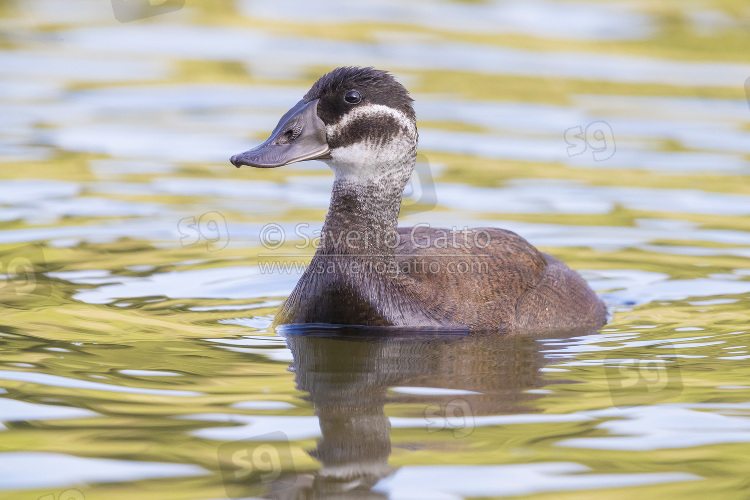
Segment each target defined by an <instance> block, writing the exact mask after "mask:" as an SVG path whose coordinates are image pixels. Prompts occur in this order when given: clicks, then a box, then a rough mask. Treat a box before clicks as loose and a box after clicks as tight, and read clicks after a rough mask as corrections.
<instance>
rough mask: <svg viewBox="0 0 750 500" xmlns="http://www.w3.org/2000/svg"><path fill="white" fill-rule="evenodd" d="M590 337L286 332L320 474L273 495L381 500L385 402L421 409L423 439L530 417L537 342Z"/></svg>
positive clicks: (386, 470)
mask: <svg viewBox="0 0 750 500" xmlns="http://www.w3.org/2000/svg"><path fill="white" fill-rule="evenodd" d="M590 333H593V332H592V331H585V332H581V331H578V332H570V331H566V332H556V333H552V334H550V333H546V334H544V335H536V336H530V335H498V334H493V335H480V334H466V333H462V334H459V333H455V334H450V333H448V334H438V335H436V334H434V333H431V334H424V333H415V332H407V331H404V330H400V331H396V332H393V331H390V332H388V333H385V331H384V330H383V329H364V328H335V329H334V328H332V327H321V326H311V325H308V326H305V327H304V328H303V327H287V328H286V329H285V331H284V335H285V336H286V340H287V344H288V346H289V348H290V349H291V351H292V354H293V356H294V361H293V364H292V366H291V367H290V370H292V371H294V373H295V374H296V384H297V387H298V388H299V389H300V390H302V391H305V392H307V393H308V394H309V395H308V396H307V399H308V400H309V401H310V402H311V403H312V404H313V407H314V408H315V414H316V415H317V416H318V418H319V420H320V429H321V431H322V437H321V439H320V440H319V441H318V445H317V447H316V448H315V449H314V450H311V451H310V452H309V453H310V455H311V456H313V457H314V458H316V459H317V460H318V461H320V462H321V465H322V467H321V469H320V470H319V471H317V473H316V474H315V475H314V477H313V476H309V475H308V476H306V477H303V476H299V477H297V478H296V480H294V481H290V479H291V478H290V477H288V476H287V477H286V478H285V479H284V480H283V481H278V482H277V483H274V484H272V485H271V488H270V492H269V495H270V498H275V499H292V498H294V499H298V498H336V499H345V498H386V497H385V496H383V495H382V494H380V493H377V492H374V491H371V488H372V486H373V485H375V483H377V482H378V481H379V480H380V479H382V478H384V477H386V476H388V475H390V474H392V473H393V472H394V471H395V468H393V467H390V466H389V465H388V456H389V455H390V453H391V440H390V430H391V425H390V422H389V420H388V417H387V416H386V414H385V405H386V403H388V404H389V405H399V404H403V405H410V406H408V407H404V408H405V409H412V408H418V410H416V411H415V412H414V414H413V415H411V414H408V415H406V416H408V417H411V418H412V419H413V420H414V421H417V422H420V426H423V428H424V432H425V435H427V434H428V433H429V432H435V431H441V432H446V434H445V435H446V438H450V439H451V440H452V439H453V438H454V437H455V438H461V437H466V436H468V435H469V434H471V433H472V432H473V431H474V418H475V417H480V416H486V415H502V414H509V413H533V412H534V409H533V407H531V406H530V405H528V404H525V403H528V402H530V401H532V400H534V399H536V398H538V397H540V394H538V393H533V392H532V393H529V392H528V391H529V390H530V389H535V388H539V387H542V386H544V385H547V384H549V381H548V380H543V379H542V376H541V373H540V368H542V367H543V366H544V365H545V364H546V363H549V362H550V361H553V360H550V359H546V358H545V356H544V355H543V354H542V353H541V352H540V350H541V348H542V347H543V345H544V342H543V340H544V339H559V338H568V337H570V336H575V335H582V334H590ZM559 360H560V358H555V359H554V361H559ZM391 388H396V389H395V390H391V391H390V392H389V389H391ZM420 388H421V389H420ZM431 389H432V390H431ZM436 389H443V390H436ZM402 413H403V412H402ZM412 427H413V425H412ZM448 433H450V434H448ZM425 437H426V436H425ZM425 441H430V440H428V439H426V440H425ZM431 441H432V442H434V439H432V440H431Z"/></svg>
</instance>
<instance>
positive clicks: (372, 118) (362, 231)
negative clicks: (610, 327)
mask: <svg viewBox="0 0 750 500" xmlns="http://www.w3.org/2000/svg"><path fill="white" fill-rule="evenodd" d="M416 151H417V130H416V120H415V115H414V111H413V109H412V107H411V98H410V97H409V94H408V92H407V91H406V89H404V87H403V86H401V85H400V84H399V83H398V82H396V81H395V79H393V77H392V76H391V75H389V74H388V73H386V72H383V71H378V70H373V69H371V68H364V69H362V68H339V69H337V70H334V71H333V72H331V73H329V74H328V75H324V76H323V77H322V78H321V79H320V80H318V82H316V83H315V85H313V87H312V89H311V90H310V92H308V94H307V95H306V96H305V97H304V99H303V100H301V101H300V102H299V103H297V105H296V106H295V107H294V108H292V110H290V111H289V112H288V113H287V114H286V115H284V117H282V119H281V121H280V122H279V124H278V125H277V127H276V129H275V130H274V132H273V134H272V135H271V137H270V138H269V139H268V140H267V141H266V142H264V143H263V144H262V145H260V146H258V147H256V148H254V149H252V150H250V151H247V152H245V153H242V154H240V155H236V156H234V157H232V163H233V164H234V165H236V166H238V167H239V166H241V165H251V166H255V167H276V166H281V165H284V164H288V163H292V162H295V161H302V160H308V159H313V158H318V159H321V160H323V161H325V162H326V163H328V165H329V166H330V167H331V168H332V170H333V171H334V174H335V180H334V186H333V192H332V196H331V204H330V207H329V210H328V215H327V216H326V221H325V224H324V227H323V236H322V238H321V243H320V245H319V247H318V249H317V252H316V254H315V256H314V257H313V259H312V262H311V263H310V266H309V267H308V268H307V270H306V271H305V273H304V274H303V275H302V277H301V278H300V280H299V282H298V283H297V286H296V287H295V289H294V291H293V292H292V294H291V295H290V296H289V298H288V299H287V300H286V302H285V303H284V304H283V305H282V307H281V309H280V311H279V313H278V314H277V315H276V318H275V321H274V324H275V325H280V324H289V323H332V324H347V325H368V326H406V327H426V328H435V329H471V330H503V331H541V330H550V329H569V328H579V327H598V326H601V325H603V324H604V323H605V322H606V308H605V307H604V304H603V303H602V302H601V300H599V298H598V297H597V296H596V294H595V293H594V292H593V291H592V290H591V289H590V288H589V287H588V285H587V284H586V282H585V281H584V280H583V278H581V276H579V275H578V274H577V273H576V272H575V271H573V270H571V269H570V268H568V267H567V266H566V265H565V264H564V263H563V262H561V261H560V260H557V259H555V258H554V257H551V256H549V255H545V254H542V253H541V252H539V251H538V250H537V249H536V248H534V247H533V246H532V245H531V244H529V243H528V242H527V241H526V240H524V239H523V238H521V237H520V236H518V235H517V234H515V233H513V232H510V231H505V230H502V229H497V228H477V229H472V230H463V231H456V230H450V229H436V228H430V227H426V225H419V226H416V227H414V228H398V227H397V224H398V215H399V210H400V206H401V197H402V193H403V190H404V186H405V185H406V183H407V181H408V179H409V177H410V175H411V173H412V170H413V168H414V164H415V161H416Z"/></svg>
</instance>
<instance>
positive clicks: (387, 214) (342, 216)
mask: <svg viewBox="0 0 750 500" xmlns="http://www.w3.org/2000/svg"><path fill="white" fill-rule="evenodd" d="M381 180H382V181H381V182H378V181H377V180H371V181H352V180H350V179H345V178H344V179H341V178H337V179H336V180H335V181H334V184H333V192H332V194H331V203H330V206H329V207H328V214H327V215H326V220H325V223H324V224H323V232H322V236H321V241H320V246H319V247H318V252H317V253H318V254H319V255H351V256H362V257H383V258H386V257H389V256H390V257H392V256H393V254H394V249H395V247H396V243H397V238H398V236H397V233H396V228H397V226H398V214H399V211H400V210H401V197H402V195H403V189H404V186H403V185H402V184H401V182H393V181H394V179H392V178H391V179H388V178H383V179H381Z"/></svg>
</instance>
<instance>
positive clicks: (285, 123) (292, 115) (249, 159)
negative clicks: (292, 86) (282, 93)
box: [230, 99, 328, 168]
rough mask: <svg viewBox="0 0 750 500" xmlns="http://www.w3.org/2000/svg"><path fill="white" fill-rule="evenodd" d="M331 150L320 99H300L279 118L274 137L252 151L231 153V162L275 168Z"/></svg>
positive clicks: (319, 155) (320, 155) (313, 157)
mask: <svg viewBox="0 0 750 500" xmlns="http://www.w3.org/2000/svg"><path fill="white" fill-rule="evenodd" d="M327 154H328V142H327V141H326V127H325V124H324V123H323V120H321V119H320V118H319V117H318V100H317V99H315V100H314V101H310V102H307V103H306V102H304V101H300V102H298V103H297V104H296V105H295V106H294V107H293V108H292V109H290V110H289V111H287V112H286V113H285V114H284V116H282V117H281V120H279V124H278V125H276V128H275V129H274V130H273V133H272V134H271V137H269V138H268V139H266V141H265V142H264V143H263V144H261V145H260V146H257V147H255V148H253V149H251V150H249V151H245V152H244V153H240V154H238V155H234V156H232V159H231V160H230V161H231V162H232V165H234V166H235V167H237V168H239V167H241V166H242V165H249V166H251V167H257V168H274V167H281V166H283V165H289V164H290V163H295V162H298V161H305V160H314V159H315V158H321V157H324V156H326V155H327Z"/></svg>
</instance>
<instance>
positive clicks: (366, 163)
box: [324, 136, 415, 181]
mask: <svg viewBox="0 0 750 500" xmlns="http://www.w3.org/2000/svg"><path fill="white" fill-rule="evenodd" d="M414 148H415V145H414V141H413V140H412V139H410V138H408V137H404V136H396V137H395V138H394V139H393V140H391V141H389V142H387V143H385V144H383V143H378V142H374V141H368V140H363V141H361V142H355V143H354V144H351V145H349V146H344V147H340V148H335V149H332V150H331V152H330V155H331V159H330V160H324V161H325V162H326V163H327V164H328V166H329V167H331V170H333V173H334V174H335V176H336V179H342V180H343V179H346V180H351V181H366V180H372V179H376V178H379V177H382V176H383V175H387V174H388V172H389V171H390V170H391V169H392V168H393V167H395V166H397V165H401V164H403V163H405V161H408V158H410V157H411V154H412V151H413V150H414Z"/></svg>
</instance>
